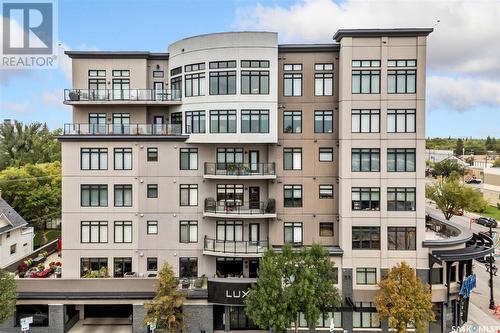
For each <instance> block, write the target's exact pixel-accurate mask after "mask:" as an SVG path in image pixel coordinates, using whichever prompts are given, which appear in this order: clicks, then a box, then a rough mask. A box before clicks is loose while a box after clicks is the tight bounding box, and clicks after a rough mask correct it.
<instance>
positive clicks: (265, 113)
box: [241, 110, 269, 133]
mask: <svg viewBox="0 0 500 333" xmlns="http://www.w3.org/2000/svg"><path fill="white" fill-rule="evenodd" d="M241 133H269V110H241Z"/></svg>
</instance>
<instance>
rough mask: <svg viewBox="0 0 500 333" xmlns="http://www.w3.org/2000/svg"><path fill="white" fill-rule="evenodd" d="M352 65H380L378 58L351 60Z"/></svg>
mask: <svg viewBox="0 0 500 333" xmlns="http://www.w3.org/2000/svg"><path fill="white" fill-rule="evenodd" d="M352 67H380V60H353V61H352Z"/></svg>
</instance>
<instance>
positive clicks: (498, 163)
mask: <svg viewBox="0 0 500 333" xmlns="http://www.w3.org/2000/svg"><path fill="white" fill-rule="evenodd" d="M493 167H494V168H500V158H497V159H496V160H495V161H494V162H493Z"/></svg>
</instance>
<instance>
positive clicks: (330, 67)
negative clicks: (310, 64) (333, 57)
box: [314, 63, 333, 71]
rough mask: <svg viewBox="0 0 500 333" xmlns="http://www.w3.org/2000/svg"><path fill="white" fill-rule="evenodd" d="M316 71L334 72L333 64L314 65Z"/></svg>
mask: <svg viewBox="0 0 500 333" xmlns="http://www.w3.org/2000/svg"><path fill="white" fill-rule="evenodd" d="M314 70H316V71H333V64H332V63H328V64H314Z"/></svg>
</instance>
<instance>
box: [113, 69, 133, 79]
mask: <svg viewBox="0 0 500 333" xmlns="http://www.w3.org/2000/svg"><path fill="white" fill-rule="evenodd" d="M112 74H113V76H118V77H129V76H130V71H129V70H123V69H122V70H114V71H113V72H112Z"/></svg>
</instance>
